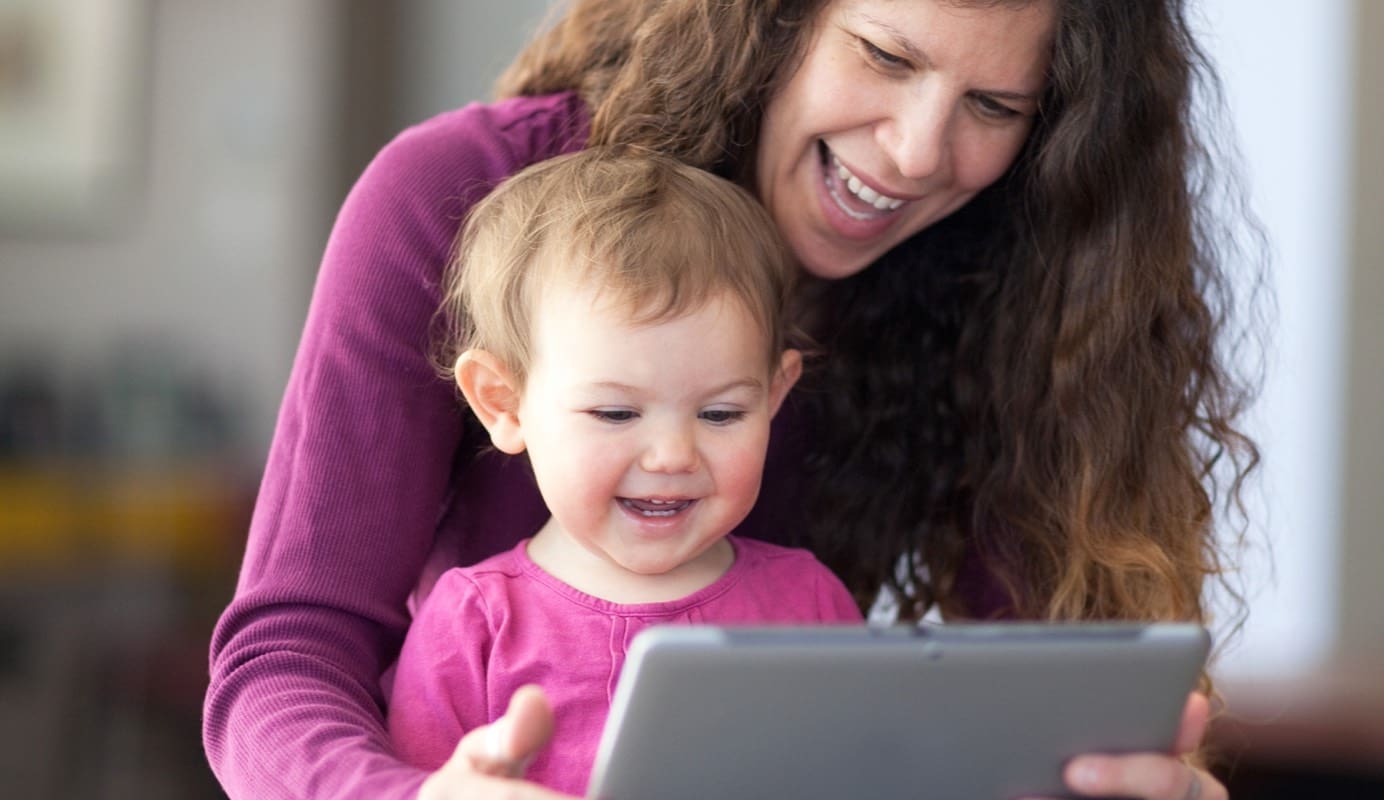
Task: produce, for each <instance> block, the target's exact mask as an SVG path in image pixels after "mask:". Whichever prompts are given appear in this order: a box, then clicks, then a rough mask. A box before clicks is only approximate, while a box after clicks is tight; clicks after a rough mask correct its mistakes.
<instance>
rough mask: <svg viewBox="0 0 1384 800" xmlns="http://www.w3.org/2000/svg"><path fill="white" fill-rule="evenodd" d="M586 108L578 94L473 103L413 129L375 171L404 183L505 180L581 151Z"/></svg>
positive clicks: (382, 155)
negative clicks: (539, 164)
mask: <svg viewBox="0 0 1384 800" xmlns="http://www.w3.org/2000/svg"><path fill="white" fill-rule="evenodd" d="M587 123H588V119H587V112H586V107H585V105H584V104H583V103H582V101H581V99H580V98H579V97H577V95H576V94H574V93H571V92H564V93H560V94H553V95H544V96H541V97H515V98H510V99H507V100H502V101H499V102H496V103H471V104H469V105H466V106H463V107H462V108H458V109H454V110H451V111H446V112H443V113H441V114H438V115H436V116H434V117H431V118H429V119H427V120H424V121H422V122H419V123H417V124H415V125H412V126H410V127H408V128H406V129H404V130H403V131H402V132H400V133H399V134H398V135H397V136H395V137H394V139H393V140H392V141H390V142H389V144H387V145H385V147H384V148H383V149H382V150H381V151H380V153H379V154H378V155H377V156H376V158H375V160H374V162H373V163H372V164H371V167H370V169H371V171H374V172H380V171H383V172H386V173H388V174H391V175H395V176H399V177H403V178H405V179H412V180H419V179H420V178H421V179H426V178H427V177H428V176H434V178H435V179H437V180H441V181H443V182H444V183H453V184H454V183H455V182H456V181H457V180H478V179H479V180H486V179H489V180H491V181H495V180H499V179H502V178H504V177H506V176H508V175H511V174H513V173H514V172H517V171H518V170H520V169H522V168H523V167H525V166H528V165H529V164H532V163H536V162H538V161H542V160H544V159H547V158H551V157H553V156H555V155H559V154H561V153H566V152H569V151H572V150H576V149H578V148H580V147H581V146H582V145H583V144H584V143H585V141H586V134H587V129H588V128H587Z"/></svg>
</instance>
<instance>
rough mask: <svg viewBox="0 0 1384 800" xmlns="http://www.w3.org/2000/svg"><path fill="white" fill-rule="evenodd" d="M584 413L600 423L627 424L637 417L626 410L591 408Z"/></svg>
mask: <svg viewBox="0 0 1384 800" xmlns="http://www.w3.org/2000/svg"><path fill="white" fill-rule="evenodd" d="M586 413H588V414H590V415H591V416H592V417H595V418H596V419H597V420H600V421H601V422H611V423H620V422H629V421H630V420H632V419H634V418H635V417H636V416H638V415H637V414H635V413H634V412H633V411H630V410H629V409H628V408H593V409H591V410H590V411H588V412H586Z"/></svg>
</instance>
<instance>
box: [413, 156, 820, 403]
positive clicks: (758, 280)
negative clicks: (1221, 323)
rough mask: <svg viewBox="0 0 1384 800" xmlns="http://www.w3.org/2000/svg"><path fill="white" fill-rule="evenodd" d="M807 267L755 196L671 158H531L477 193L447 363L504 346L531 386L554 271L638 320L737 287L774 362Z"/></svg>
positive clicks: (446, 300)
mask: <svg viewBox="0 0 1384 800" xmlns="http://www.w3.org/2000/svg"><path fill="white" fill-rule="evenodd" d="M796 271H797V267H796V265H795V263H794V262H793V260H792V257H791V256H790V254H789V252H788V250H787V248H786V247H785V246H784V244H783V242H782V240H781V239H780V238H779V236H778V232H777V228H776V227H775V225H774V223H773V220H772V219H771V218H770V217H769V214H768V212H766V211H765V209H764V207H763V206H762V205H760V203H759V202H758V201H756V200H755V199H754V198H753V197H751V196H750V194H749V193H748V192H746V191H745V190H744V189H741V188H740V187H738V186H736V185H734V184H732V183H731V182H729V181H727V180H725V179H722V178H719V177H716V176H714V175H712V174H711V173H708V172H705V171H703V170H700V169H697V168H695V167H690V166H687V165H685V164H682V163H680V162H678V161H675V160H673V159H670V158H667V157H664V156H658V155H654V154H648V153H642V152H641V153H635V152H631V151H628V150H618V151H617V150H609V149H602V148H597V149H587V150H583V151H581V152H578V153H573V154H570V155H565V156H559V157H557V158H553V159H550V160H547V161H543V162H540V163H538V164H535V165H533V166H531V167H529V168H527V169H525V170H523V171H521V172H519V173H517V174H515V175H514V176H513V177H511V178H509V179H508V180H506V181H505V182H504V183H502V184H500V186H499V187H498V188H496V189H495V190H494V191H493V192H491V193H490V194H489V195H488V196H486V197H485V199H483V200H482V201H481V202H479V203H477V204H476V206H475V207H474V208H473V209H472V211H471V214H470V216H469V217H468V219H467V221H466V224H465V225H464V227H463V228H462V232H461V237H460V240H459V245H458V248H457V251H456V255H455V257H454V258H453V260H452V263H451V264H450V265H449V267H448V270H447V276H446V280H445V284H444V287H443V290H444V293H443V308H442V311H443V315H444V317H445V320H446V324H447V329H446V330H447V332H446V333H445V334H444V341H443V343H442V348H441V350H440V352H439V354H438V358H439V362H440V363H439V367H440V368H442V369H443V370H445V371H448V372H449V371H450V370H451V368H452V366H453V365H454V364H455V363H456V359H457V357H458V356H460V355H461V353H462V352H464V351H465V350H467V349H471V348H479V349H483V350H486V351H489V352H490V353H492V354H494V355H495V356H496V357H497V358H499V359H500V360H501V361H502V362H503V363H504V364H505V366H506V367H507V368H508V369H510V370H511V371H512V372H513V373H514V375H515V377H516V378H517V379H518V380H519V381H520V383H521V384H522V383H523V382H524V380H525V378H526V377H527V374H528V368H529V366H530V364H531V361H532V355H533V354H532V351H531V342H530V338H531V332H532V330H533V321H532V312H533V309H534V307H535V301H536V299H537V298H538V291H539V287H541V286H543V285H544V284H545V283H546V282H549V281H553V280H563V281H573V282H575V283H577V284H578V285H582V286H589V287H592V288H593V289H594V290H595V291H597V292H598V293H599V295H600V296H601V298H602V300H608V301H610V302H612V303H614V304H615V306H616V307H617V308H623V309H626V310H627V311H628V312H629V315H630V321H631V322H633V323H635V324H652V323H657V322H661V321H665V320H669V319H673V318H676V317H679V316H681V315H683V314H687V313H691V312H694V311H697V310H699V309H701V308H702V307H704V306H705V304H706V303H708V302H710V301H711V300H713V299H715V298H718V297H722V296H729V297H730V298H733V299H734V300H736V301H737V302H739V303H741V304H742V305H743V307H744V308H745V310H746V311H747V312H748V313H749V314H750V316H751V317H752V318H753V319H754V320H755V321H756V322H757V323H758V324H759V325H760V326H761V328H762V330H763V331H764V334H765V341H766V344H767V351H766V357H767V360H768V363H769V365H770V367H771V368H773V367H776V366H777V364H778V361H779V357H780V355H781V354H782V352H783V350H784V348H785V346H786V339H787V327H788V325H789V322H788V319H787V317H788V312H787V305H788V302H789V296H790V293H791V291H792V286H793V282H794V276H795V273H796Z"/></svg>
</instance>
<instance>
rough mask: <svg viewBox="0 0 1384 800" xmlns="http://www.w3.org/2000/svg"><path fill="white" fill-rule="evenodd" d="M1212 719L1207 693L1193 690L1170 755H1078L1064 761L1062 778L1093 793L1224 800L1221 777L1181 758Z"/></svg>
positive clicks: (1154, 798) (1149, 799)
mask: <svg viewBox="0 0 1384 800" xmlns="http://www.w3.org/2000/svg"><path fill="white" fill-rule="evenodd" d="M1210 720H1211V703H1210V701H1208V700H1207V699H1206V695H1203V694H1200V693H1194V694H1192V695H1191V697H1189V698H1188V699H1187V707H1186V708H1184V709H1183V711H1182V726H1181V727H1180V728H1179V729H1178V734H1177V743H1176V745H1175V746H1174V752H1173V753H1172V754H1171V755H1168V754H1163V753H1135V754H1131V755H1122V756H1106V755H1089V756H1079V757H1077V758H1074V759H1072V760H1071V763H1069V764H1068V765H1067V768H1066V770H1065V772H1064V773H1063V777H1065V778H1066V780H1067V785H1068V786H1069V787H1071V789H1072V791H1075V792H1077V793H1079V794H1083V795H1091V796H1096V797H1137V798H1143V799H1144V800H1226V798H1228V797H1229V796H1230V794H1229V792H1227V791H1226V788H1225V786H1223V785H1221V782H1220V781H1218V780H1216V778H1215V777H1214V776H1213V775H1211V773H1209V772H1207V771H1206V770H1203V769H1197V768H1195V767H1193V766H1191V765H1189V764H1187V763H1186V762H1185V761H1183V760H1182V758H1181V757H1182V756H1184V755H1187V754H1188V753H1191V752H1193V751H1194V750H1196V749H1197V746H1198V745H1199V744H1200V743H1201V740H1202V737H1203V736H1205V735H1206V726H1207V725H1208V724H1209V722H1210Z"/></svg>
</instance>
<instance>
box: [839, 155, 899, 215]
mask: <svg viewBox="0 0 1384 800" xmlns="http://www.w3.org/2000/svg"><path fill="white" fill-rule="evenodd" d="M831 163H832V166H834V167H836V177H838V178H840V179H841V183H843V184H845V186H846V188H847V189H849V190H850V193H851V194H852V195H854V196H855V197H856V198H858V199H860V200H862V201H864V202H865V203H868V204H870V205H872V206H874V207H875V208H876V209H877V210H879V211H893V210H894V209H896V208H898V207H899V206H902V205H903V204H904V201H903V200H900V199H898V198H897V197H890V196H888V195H884V194H880V193H879V192H876V191H875V190H874V189H871V188H870V187H868V186H866V185H865V184H864V183H862V182H861V180H860V179H859V178H857V177H855V175H853V174H852V173H851V171H850V170H848V169H846V165H845V164H842V163H841V162H840V161H839V160H837V158H836V156H832V157H831Z"/></svg>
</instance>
